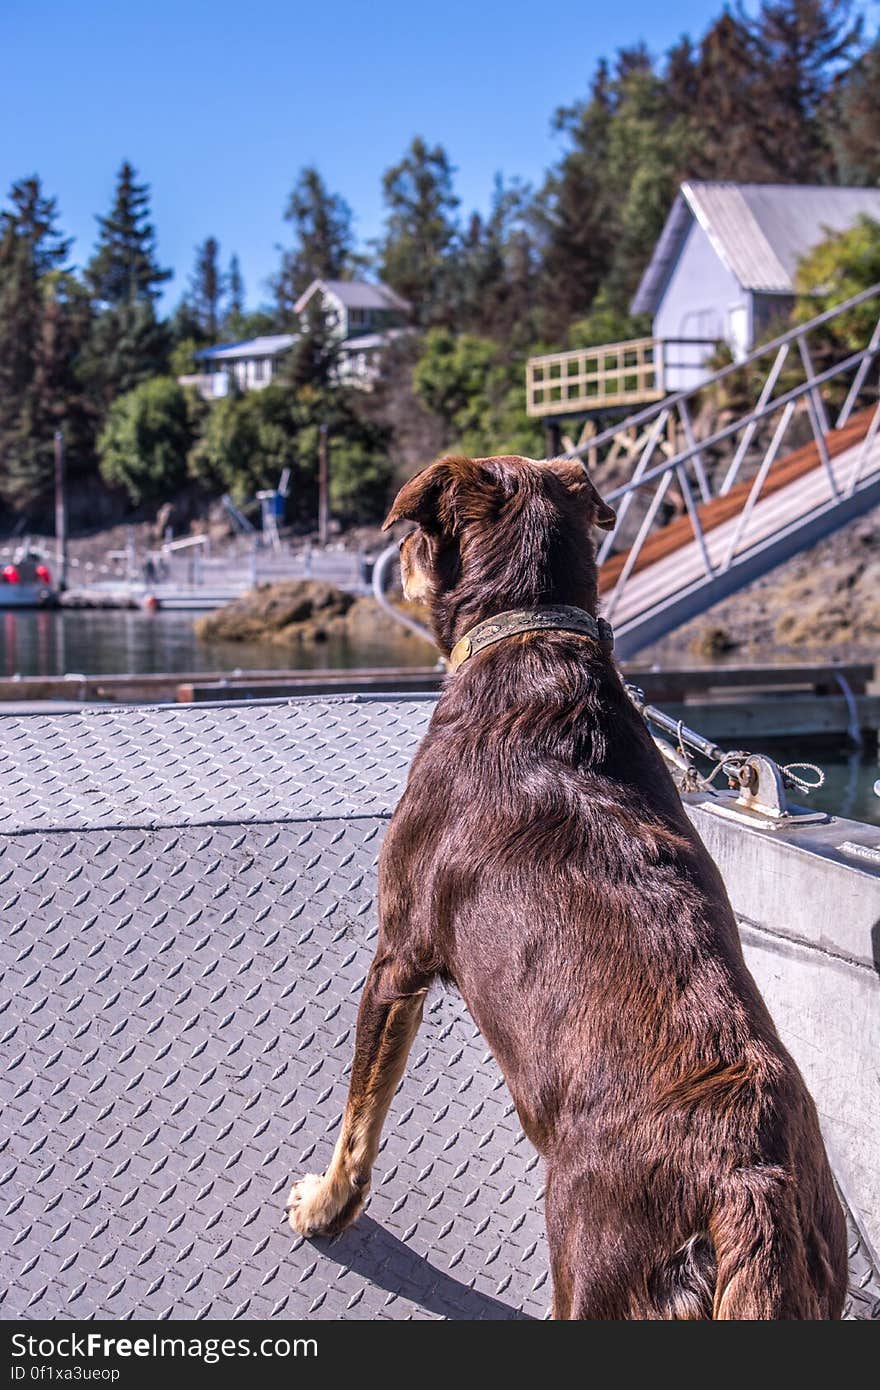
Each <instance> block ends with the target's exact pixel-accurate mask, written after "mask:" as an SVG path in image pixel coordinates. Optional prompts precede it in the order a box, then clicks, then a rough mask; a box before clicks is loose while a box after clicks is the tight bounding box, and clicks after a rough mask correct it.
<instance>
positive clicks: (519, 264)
mask: <svg viewBox="0 0 880 1390" xmlns="http://www.w3.org/2000/svg"><path fill="white" fill-rule="evenodd" d="M531 212H532V206H531V194H530V191H529V189H528V188H526V187H523V186H522V185H520V184H517V183H514V184H511V185H505V183H504V182H503V180H502V179H501V178H500V177H496V179H495V186H494V189H493V192H492V203H491V207H490V210H489V216H488V217H486V218H483V217H481V215H480V214H479V213H476V212H475V213H473V214H472V216H471V218H470V221H469V222H468V225H467V228H466V230H465V232H464V234H463V236H462V238H461V243H460V247H459V250H458V254H457V256H456V258H455V267H456V271H457V283H456V286H455V290H456V309H455V315H454V318H455V323H456V325H457V327H458V328H459V329H462V330H464V331H465V332H471V333H479V334H484V335H486V334H487V335H489V336H490V337H493V338H497V339H498V340H499V341H500V342H502V343H505V344H507V345H508V346H510V347H512V348H513V349H514V350H515V349H516V348H517V347H518V346H522V345H523V344H525V343H527V342H528V341H529V340H530V338H531V336H532V333H533V330H534V323H533V312H532V311H533V298H534V284H533V282H534V275H535V268H536V255H535V246H534V240H533V236H532V232H531V228H530V216H531Z"/></svg>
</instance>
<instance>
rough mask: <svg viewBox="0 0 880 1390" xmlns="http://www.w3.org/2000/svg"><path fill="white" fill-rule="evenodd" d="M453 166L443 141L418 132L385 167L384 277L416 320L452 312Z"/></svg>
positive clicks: (440, 317)
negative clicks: (432, 141)
mask: <svg viewBox="0 0 880 1390" xmlns="http://www.w3.org/2000/svg"><path fill="white" fill-rule="evenodd" d="M453 173H454V170H453V168H452V165H451V164H450V162H449V156H448V155H447V153H446V151H445V150H444V148H443V146H442V145H435V146H434V147H433V148H431V147H430V146H428V145H427V144H426V143H425V141H424V140H423V139H422V138H421V136H416V138H415V139H414V140H413V141H412V143H411V145H410V147H409V149H408V150H407V151H406V154H405V155H404V156H403V158H402V159H401V161H400V162H399V163H398V164H395V165H394V166H393V167H392V168H391V169H388V170H386V172H385V174H384V176H383V178H382V190H383V196H384V200H385V206H386V208H387V209H388V214H387V217H386V220H385V235H384V237H383V238H382V241H381V242H380V245H379V268H380V274H381V277H382V279H383V280H384V281H385V283H386V284H388V285H390V286H391V288H392V289H394V290H396V291H397V292H398V294H401V295H403V297H404V299H408V300H409V301H410V303H411V304H412V307H413V316H414V318H415V319H416V321H417V322H418V323H421V324H426V323H440V322H443V321H444V320H446V319H448V318H449V317H450V305H449V304H448V302H447V300H446V296H447V293H448V291H449V289H450V285H451V281H452V278H453V268H452V265H451V256H452V253H453V251H454V248H455V244H456V239H457V232H458V227H457V222H456V218H455V214H456V209H457V208H458V198H457V197H456V196H455V192H454V189H453Z"/></svg>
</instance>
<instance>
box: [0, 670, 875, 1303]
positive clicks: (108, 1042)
mask: <svg viewBox="0 0 880 1390" xmlns="http://www.w3.org/2000/svg"><path fill="white" fill-rule="evenodd" d="M430 709H431V704H430V701H429V700H427V699H418V698H411V697H408V698H405V699H399V700H395V699H388V698H387V697H383V698H382V699H370V698H363V697H361V698H348V699H343V698H339V699H333V698H328V699H320V700H298V701H289V702H284V703H282V702H271V703H263V704H253V705H247V706H243V705H241V704H237V705H233V706H205V705H202V706H195V707H178V708H154V709H142V708H139V709H126V710H95V709H90V710H88V711H83V712H81V713H76V714H58V715H49V716H43V715H27V716H8V717H5V718H3V719H2V720H0V788H2V790H3V793H4V801H5V812H6V814H5V820H4V824H3V827H2V832H0V894H2V899H0V900H2V903H3V919H4V927H5V931H4V946H3V952H4V955H3V990H2V1004H0V1040H2V1057H0V1075H2V1078H3V1115H4V1119H3V1122H2V1132H0V1213H2V1216H0V1228H2V1250H3V1253H2V1257H0V1259H2V1280H0V1282H2V1286H3V1292H2V1295H0V1297H2V1302H0V1309H2V1316H3V1317H4V1318H7V1319H9V1318H14V1317H22V1318H56V1319H57V1318H61V1319H63V1318H75V1319H84V1318H91V1317H104V1318H113V1319H123V1318H141V1319H144V1318H208V1319H211V1318H221V1317H229V1318H243V1319H250V1318H282V1319H283V1318H293V1317H315V1318H466V1319H483V1318H503V1319H506V1318H543V1317H545V1316H546V1314H547V1309H548V1304H549V1295H550V1289H549V1278H548V1270H547V1256H546V1247H545V1241H544V1232H543V1216H542V1203H541V1187H542V1171H541V1165H540V1162H539V1159H538V1157H537V1155H536V1154H535V1152H534V1150H533V1149H532V1148H531V1146H530V1144H529V1143H528V1141H527V1140H526V1139H525V1137H524V1135H523V1134H522V1131H521V1130H520V1127H519V1123H518V1119H517V1116H516V1112H515V1110H514V1108H513V1105H512V1103H511V1100H510V1097H509V1095H508V1093H507V1091H506V1088H505V1087H504V1084H503V1082H502V1079H501V1077H500V1074H499V1072H498V1070H497V1068H496V1066H495V1064H494V1062H493V1060H492V1058H491V1057H490V1055H489V1053H488V1051H487V1048H486V1046H485V1044H484V1043H483V1041H482V1039H481V1038H480V1036H479V1034H478V1033H477V1031H476V1029H475V1027H474V1025H473V1024H472V1022H471V1021H470V1018H469V1016H468V1015H467V1013H466V1011H465V1009H464V1007H463V1005H462V1003H461V1001H460V1000H459V998H458V997H457V995H455V994H454V993H453V992H445V993H444V992H438V993H437V994H436V995H435V996H433V997H432V999H431V1002H430V1005H429V1007H428V1010H427V1013H426V1019H425V1024H424V1027H423V1030H422V1032H421V1033H420V1034H419V1037H418V1039H417V1041H416V1045H415V1048H414V1050H413V1056H412V1060H411V1065H410V1067H409V1069H408V1072H407V1075H406V1078H405V1080H404V1082H403V1085H402V1087H401V1090H400V1092H399V1094H398V1096H397V1097H396V1099H395V1102H394V1104H393V1107H392V1113H391V1116H390V1119H389V1124H388V1127H387V1131H386V1139H385V1142H384V1144H383V1148H382V1152H381V1154H380V1157H379V1162H378V1165H377V1169H376V1174H375V1184H374V1190H373V1194H372V1196H371V1198H370V1202H369V1207H368V1210H367V1213H366V1215H365V1216H364V1217H363V1218H362V1220H361V1221H360V1222H359V1223H358V1225H357V1226H355V1227H354V1228H352V1229H351V1230H349V1231H348V1232H346V1233H345V1234H344V1235H343V1236H341V1237H340V1238H338V1239H337V1240H335V1241H332V1242H331V1241H326V1240H316V1241H312V1242H306V1241H303V1240H302V1239H301V1238H299V1237H295V1236H293V1234H292V1233H291V1231H290V1229H289V1227H288V1226H287V1224H286V1222H285V1220H284V1211H283V1207H284V1201H285V1198H286V1195H287V1192H288V1190H289V1187H290V1185H291V1182H292V1180H293V1179H294V1178H295V1177H297V1176H298V1175H300V1174H302V1173H303V1172H304V1171H320V1170H321V1169H322V1168H323V1167H324V1165H325V1164H326V1161H327V1159H328V1158H329V1155H330V1152H331V1148H332V1144H333V1139H334V1136H335V1131H336V1127H337V1124H338V1121H339V1117H340V1113H341V1109H342V1105H343V1102H344V1098H345V1090H346V1081H347V1072H348V1067H349V1064H350V1060H351V1052H352V1044H353V1028H354V1021H355V1014H356V1009H357V1001H358V996H359V991H360V986H361V983H362V980H363V977H364V973H365V971H366V968H367V966H368V964H369V960H370V957H371V954H372V949H373V940H374V937H375V934H376V920H375V868H376V856H377V852H378V848H379V844H380V842H381V838H382V834H383V831H384V829H385V826H386V824H387V820H388V817H389V815H390V813H391V811H392V809H393V806H394V804H395V801H396V799H397V797H398V795H399V793H400V790H401V787H402V784H403V780H404V777H405V775H406V769H407V766H408V764H409V761H410V758H411V756H412V753H413V750H414V748H415V746H416V744H417V742H418V739H419V738H420V736H421V734H422V732H423V730H424V727H425V724H426V722H427V719H428V717H429V714H430ZM851 1246H852V1249H851V1269H852V1284H853V1292H852V1295H851V1298H850V1303H849V1308H848V1316H850V1317H856V1318H865V1317H868V1318H870V1317H876V1316H878V1315H880V1286H878V1284H877V1281H876V1272H875V1271H874V1270H873V1268H872V1265H871V1263H870V1260H869V1256H868V1252H867V1250H866V1247H865V1246H864V1244H863V1243H862V1241H861V1240H860V1238H859V1235H858V1233H857V1232H856V1230H855V1228H853V1232H852V1241H851Z"/></svg>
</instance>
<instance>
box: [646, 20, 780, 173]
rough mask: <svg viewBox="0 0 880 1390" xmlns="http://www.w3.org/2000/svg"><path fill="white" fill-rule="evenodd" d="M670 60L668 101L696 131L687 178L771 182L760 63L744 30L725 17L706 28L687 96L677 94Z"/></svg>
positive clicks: (741, 23) (771, 162) (767, 115)
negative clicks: (670, 85) (671, 101)
mask: <svg viewBox="0 0 880 1390" xmlns="http://www.w3.org/2000/svg"><path fill="white" fill-rule="evenodd" d="M670 60H671V76H672V82H673V85H672V92H671V95H672V98H673V100H674V102H675V104H676V108H677V110H678V111H679V112H681V113H682V114H685V115H687V114H689V116H690V120H691V123H692V125H693V126H694V129H695V140H694V143H693V146H692V157H691V160H690V163H689V168H688V171H687V172H688V173H689V174H690V176H691V177H694V178H701V179H732V180H735V181H737V182H742V183H760V182H768V181H771V180H773V179H774V178H775V177H776V174H777V163H776V156H775V153H774V149H773V140H772V136H771V134H770V129H769V121H770V113H769V112H768V111H767V110H766V109H765V108H764V105H763V96H764V93H763V90H762V87H763V83H762V77H761V73H762V64H763V61H764V60H763V57H762V54H761V51H760V47H759V44H758V41H757V39H756V37H755V35H754V34H753V33H752V31H751V29H750V28H749V26H748V24H747V23H746V22H745V21H744V20H743V19H741V18H739V17H737V16H736V15H733V14H731V13H730V12H729V11H725V12H724V14H722V15H721V17H720V19H718V20H716V21H715V23H714V24H712V25H711V26H710V27H709V29H708V30H707V32H706V34H705V35H704V37H703V39H702V42H701V43H700V47H699V52H698V54H697V56H696V60H695V64H694V81H693V88H692V89H691V90H690V91H688V88H687V87H685V89H684V91H680V74H679V72H678V68H677V64H676V62H675V59H674V51H673V54H670ZM689 101H690V104H688V102H689Z"/></svg>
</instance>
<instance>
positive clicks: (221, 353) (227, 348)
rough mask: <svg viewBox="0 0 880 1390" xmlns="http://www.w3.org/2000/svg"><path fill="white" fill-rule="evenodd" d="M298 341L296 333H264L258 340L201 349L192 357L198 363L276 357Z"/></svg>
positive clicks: (220, 344)
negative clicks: (198, 361) (196, 359)
mask: <svg viewBox="0 0 880 1390" xmlns="http://www.w3.org/2000/svg"><path fill="white" fill-rule="evenodd" d="M298 339H299V334H298V333H264V334H262V335H261V336H260V337H259V338H242V339H241V341H240V342H237V343H218V344H217V346H216V347H209V348H201V349H200V350H199V351H198V352H196V353H194V354H193V355H194V356H195V357H197V358H198V359H199V360H200V361H210V362H227V361H233V360H237V359H238V358H241V357H277V356H278V355H279V353H282V352H287V350H288V348H292V347H293V345H294V343H295V342H297V341H298Z"/></svg>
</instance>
